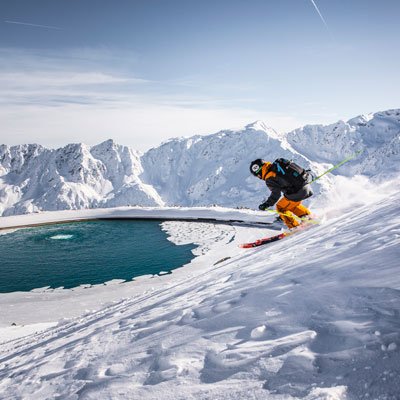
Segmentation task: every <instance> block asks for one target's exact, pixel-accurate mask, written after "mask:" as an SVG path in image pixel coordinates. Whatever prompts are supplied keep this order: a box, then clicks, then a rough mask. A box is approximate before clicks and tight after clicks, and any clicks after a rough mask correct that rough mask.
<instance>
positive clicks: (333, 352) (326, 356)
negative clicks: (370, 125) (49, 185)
mask: <svg viewBox="0 0 400 400" xmlns="http://www.w3.org/2000/svg"><path fill="white" fill-rule="evenodd" d="M398 202H399V196H398V194H395V195H393V196H391V197H388V198H387V199H385V200H381V201H379V202H377V203H375V204H374V205H367V206H364V207H360V208H355V209H354V210H353V211H352V212H351V213H347V214H345V215H342V216H340V217H338V218H336V219H331V220H330V221H329V223H326V222H325V223H323V224H322V225H320V226H316V227H315V228H313V229H311V230H308V231H306V232H304V233H299V234H297V235H294V236H291V237H288V238H286V239H284V240H282V241H280V242H276V243H273V244H270V245H267V246H265V247H264V248H263V247H261V248H257V249H252V250H243V249H238V248H237V244H238V243H240V242H242V241H243V240H244V239H245V238H246V239H248V238H247V236H248V235H249V234H250V235H257V233H255V232H254V230H253V232H252V233H247V232H249V230H250V228H247V227H240V226H234V225H233V226H228V227H227V228H226V229H223V225H218V224H212V227H211V226H210V225H209V224H208V225H207V224H199V225H198V226H197V228H196V227H195V224H193V223H188V222H166V223H164V224H163V228H164V229H165V230H166V231H167V232H169V233H170V234H171V235H172V238H171V240H174V241H176V242H177V243H185V242H186V241H187V240H188V237H189V236H190V235H191V236H192V237H193V235H196V234H197V235H198V237H199V238H200V237H202V236H203V235H204V234H205V233H207V234H208V235H209V237H208V238H207V237H206V238H205V239H204V240H203V242H202V246H200V248H199V249H198V251H199V254H203V255H202V256H201V257H198V258H196V259H195V260H197V263H198V264H197V265H198V266H201V265H203V267H202V268H198V269H197V268H193V269H192V270H190V269H189V268H190V266H188V267H186V268H183V269H180V272H181V273H182V274H176V276H175V277H174V279H168V280H165V281H163V280H162V279H163V278H164V277H163V278H160V279H159V280H158V281H157V284H155V285H154V287H153V288H150V289H148V291H147V292H145V293H140V294H136V295H135V296H133V297H130V298H125V299H123V300H121V301H119V302H117V303H115V304H112V305H110V306H108V307H105V308H102V309H100V310H99V311H96V312H91V313H88V314H87V315H82V316H81V317H79V318H75V319H72V320H69V321H61V322H60V323H59V325H58V326H56V327H52V328H50V329H48V330H46V331H43V332H41V333H37V334H36V335H33V336H28V337H24V338H20V339H17V340H15V341H12V342H8V343H4V344H3V345H1V347H0V349H1V356H0V396H1V397H2V398H5V399H16V398H21V399H30V398H32V399H39V398H40V399H57V398H58V399H98V398H102V399H106V398H109V399H111V398H112V399H115V398H119V399H124V398H132V399H136V398H138V399H139V398H140V399H155V398H162V399H216V398H218V399H265V398H268V399H299V398H303V399H307V400H311V399H313V400H314V399H315V400H317V399H326V400H328V399H329V400H332V399H364V398H365V399H371V398H373V399H381V400H383V399H397V398H398V395H399V393H400V377H399V371H400V359H399V346H400V318H399V317H400V292H399V288H400V274H399V273H398V268H399V261H398V260H399V243H400V240H399V237H400V230H399V226H400V217H399V215H400V213H399V211H400V207H399V205H398ZM264 232H265V231H264ZM270 232H273V231H270ZM188 235H189V236H188ZM213 242H214V244H215V243H216V245H214V247H213V246H212V243H213ZM213 251H214V253H213ZM210 254H211V255H212V256H210ZM217 255H218V257H220V258H221V259H223V257H224V256H225V257H227V256H230V257H231V258H230V259H227V260H225V261H221V262H220V263H215V261H216V259H217V258H218V257H216V256H217ZM214 264H215V265H214ZM195 265H196V264H194V265H192V267H194V266H195ZM183 272H185V273H183Z"/></svg>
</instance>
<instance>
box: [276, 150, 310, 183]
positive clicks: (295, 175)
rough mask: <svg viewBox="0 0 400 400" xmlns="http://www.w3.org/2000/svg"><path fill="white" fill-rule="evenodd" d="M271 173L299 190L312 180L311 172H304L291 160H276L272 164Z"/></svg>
mask: <svg viewBox="0 0 400 400" xmlns="http://www.w3.org/2000/svg"><path fill="white" fill-rule="evenodd" d="M272 171H274V172H275V173H276V174H277V175H279V176H281V177H282V178H283V179H284V180H285V181H286V182H287V183H288V184H289V185H290V186H292V187H293V188H295V189H297V190H298V189H301V188H302V187H303V186H305V185H307V184H308V183H310V182H311V181H312V179H313V176H312V174H311V171H310V170H309V169H307V170H305V169H304V168H302V167H300V165H297V164H296V163H294V162H293V161H291V160H287V159H286V158H278V159H276V160H275V161H274V162H273V163H272Z"/></svg>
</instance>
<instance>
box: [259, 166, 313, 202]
mask: <svg viewBox="0 0 400 400" xmlns="http://www.w3.org/2000/svg"><path fill="white" fill-rule="evenodd" d="M271 167H272V164H271V163H270V162H266V163H265V164H264V165H263V167H262V170H261V179H263V180H264V181H265V183H266V185H267V187H268V189H269V190H270V191H271V194H270V195H269V197H268V199H267V200H266V202H267V204H268V206H269V207H271V206H273V205H274V204H275V203H276V202H277V201H278V200H279V198H280V197H281V193H283V194H284V196H285V197H286V198H287V199H288V200H292V201H301V200H304V199H306V198H308V197H310V196H312V194H313V193H312V191H311V187H310V185H306V186H304V187H303V188H301V189H300V190H299V189H297V188H294V187H293V186H292V185H291V184H290V183H288V182H287V181H286V180H285V179H284V178H283V177H282V176H280V175H278V174H277V173H276V172H274V171H273V170H272V168H271Z"/></svg>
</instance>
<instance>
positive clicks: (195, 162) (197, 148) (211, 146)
mask: <svg viewBox="0 0 400 400" xmlns="http://www.w3.org/2000/svg"><path fill="white" fill-rule="evenodd" d="M358 150H362V151H363V152H362V154H361V155H360V156H359V157H358V158H357V159H355V160H353V161H351V162H349V163H347V164H346V165H345V166H343V167H341V168H340V170H337V171H335V172H334V174H339V175H343V176H347V177H351V176H353V175H356V174H363V175H365V176H368V177H369V178H374V179H375V180H377V181H381V180H387V179H388V178H393V177H395V176H398V174H399V173H400V162H399V161H400V155H399V154H400V110H388V111H385V112H379V113H375V114H371V115H368V116H359V117H356V118H353V119H351V120H349V121H348V122H343V121H339V122H338V123H336V124H332V125H328V126H321V125H309V126H305V127H303V128H301V129H297V130H295V131H293V132H289V133H288V134H279V133H277V132H276V131H274V130H273V129H272V128H269V127H267V126H266V125H265V124H264V123H262V122H256V123H254V124H250V125H248V126H246V127H245V128H244V129H242V130H238V131H232V130H225V131H221V132H218V133H215V134H212V135H208V136H199V135H198V136H193V137H190V138H176V139H171V140H169V141H168V142H166V143H163V144H161V145H160V146H159V147H157V148H154V149H151V150H149V151H148V152H146V153H145V154H139V153H138V152H136V151H135V150H132V149H129V148H128V147H126V146H120V145H117V144H116V143H114V142H113V141H112V140H109V141H106V142H104V143H101V144H99V145H97V146H94V147H88V146H86V145H84V144H71V145H68V146H65V147H64V148H61V149H57V150H49V149H45V148H43V147H41V146H39V145H24V146H13V147H8V146H4V145H3V146H0V215H15V214H23V213H30V212H35V211H41V210H63V209H83V208H95V207H117V206H128V205H140V206H163V205H168V206H174V205H178V206H210V205H213V204H217V205H220V206H225V207H250V208H254V207H256V206H257V205H258V204H259V203H260V201H261V200H262V196H263V195H265V196H266V195H267V190H266V188H265V185H264V184H263V182H261V181H258V180H256V179H255V178H254V177H253V176H251V175H250V174H249V164H250V162H251V161H252V160H254V159H255V158H264V159H267V160H274V159H275V158H277V157H286V158H290V159H293V160H295V161H297V162H299V163H300V164H301V165H303V166H304V167H307V168H311V169H312V170H314V171H315V173H316V174H321V173H322V172H323V171H324V170H326V169H328V168H330V167H331V166H332V164H335V163H338V162H340V161H341V160H343V159H344V158H346V157H347V156H349V155H351V154H353V153H354V152H355V151H358ZM333 184H334V180H333V179H332V176H330V177H326V179H324V180H322V181H317V182H316V183H315V184H314V189H315V192H316V193H320V192H324V191H326V190H327V189H330V187H331V186H332V185H333Z"/></svg>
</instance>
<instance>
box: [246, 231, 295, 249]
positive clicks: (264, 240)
mask: <svg viewBox="0 0 400 400" xmlns="http://www.w3.org/2000/svg"><path fill="white" fill-rule="evenodd" d="M290 233H291V232H282V233H280V234H279V235H275V236H270V237H266V238H262V239H257V240H256V241H254V242H250V243H242V244H240V245H239V247H241V248H242V249H249V248H251V247H258V246H262V245H264V244H268V243H272V242H276V241H277V240H281V239H284V238H285V237H286V236H288V234H290Z"/></svg>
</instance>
